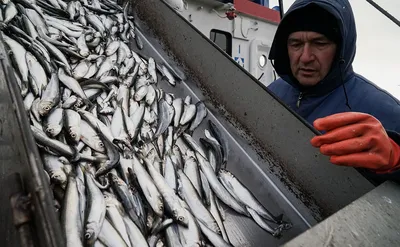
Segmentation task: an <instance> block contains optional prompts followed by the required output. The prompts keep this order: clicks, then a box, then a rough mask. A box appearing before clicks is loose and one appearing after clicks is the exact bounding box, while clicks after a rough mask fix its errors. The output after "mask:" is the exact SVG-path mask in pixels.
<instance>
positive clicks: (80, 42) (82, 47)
mask: <svg viewBox="0 0 400 247" xmlns="http://www.w3.org/2000/svg"><path fill="white" fill-rule="evenodd" d="M76 45H77V46H78V49H79V54H80V55H81V56H83V57H87V56H89V54H90V51H89V48H88V47H87V44H86V39H85V34H82V35H81V36H79V38H78V39H77V44H76Z"/></svg>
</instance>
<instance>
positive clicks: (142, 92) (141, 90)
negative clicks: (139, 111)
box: [134, 85, 148, 102]
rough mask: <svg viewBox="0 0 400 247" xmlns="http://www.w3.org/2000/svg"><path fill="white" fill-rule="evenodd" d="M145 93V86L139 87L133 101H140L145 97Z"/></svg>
mask: <svg viewBox="0 0 400 247" xmlns="http://www.w3.org/2000/svg"><path fill="white" fill-rule="evenodd" d="M147 92H148V87H147V86H146V85H145V86H142V87H140V88H139V89H138V90H137V91H136V92H135V96H134V98H135V101H137V102H139V101H141V100H142V99H143V98H144V97H146V94H147Z"/></svg>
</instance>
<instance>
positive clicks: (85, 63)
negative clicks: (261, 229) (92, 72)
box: [72, 60, 91, 80]
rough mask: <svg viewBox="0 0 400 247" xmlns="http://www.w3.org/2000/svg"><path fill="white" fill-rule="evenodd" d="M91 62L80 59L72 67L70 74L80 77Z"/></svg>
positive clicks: (86, 70)
mask: <svg viewBox="0 0 400 247" xmlns="http://www.w3.org/2000/svg"><path fill="white" fill-rule="evenodd" d="M90 66H91V63H90V62H89V61H86V60H82V61H81V62H80V63H78V65H77V66H76V67H75V68H74V69H73V71H72V76H73V77H74V78H75V79H76V80H79V79H82V78H83V77H84V76H85V75H86V74H87V73H88V72H89V68H90Z"/></svg>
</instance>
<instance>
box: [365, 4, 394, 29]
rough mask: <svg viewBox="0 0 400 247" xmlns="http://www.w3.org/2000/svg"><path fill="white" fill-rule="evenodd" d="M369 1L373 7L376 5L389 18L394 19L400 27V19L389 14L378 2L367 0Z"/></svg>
mask: <svg viewBox="0 0 400 247" xmlns="http://www.w3.org/2000/svg"><path fill="white" fill-rule="evenodd" d="M367 2H368V3H370V4H371V5H372V6H373V7H375V8H376V9H377V10H378V11H379V12H381V13H382V14H384V15H385V16H386V17H387V18H389V19H390V20H391V21H393V22H394V23H395V24H396V25H397V26H399V27H400V21H399V20H397V19H396V18H395V17H394V16H393V15H391V14H389V12H387V11H386V10H384V9H383V8H382V7H381V6H379V5H378V4H377V3H375V2H374V1H372V0H367Z"/></svg>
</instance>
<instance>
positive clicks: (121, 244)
mask: <svg viewBox="0 0 400 247" xmlns="http://www.w3.org/2000/svg"><path fill="white" fill-rule="evenodd" d="M98 239H99V240H100V241H101V242H102V243H103V244H104V245H105V246H108V247H128V246H127V245H126V243H125V241H124V240H123V239H122V238H121V236H120V235H119V234H118V232H117V230H115V228H114V227H113V226H112V225H111V223H110V222H109V220H108V219H104V222H103V226H102V228H101V231H100V234H99V236H98Z"/></svg>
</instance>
